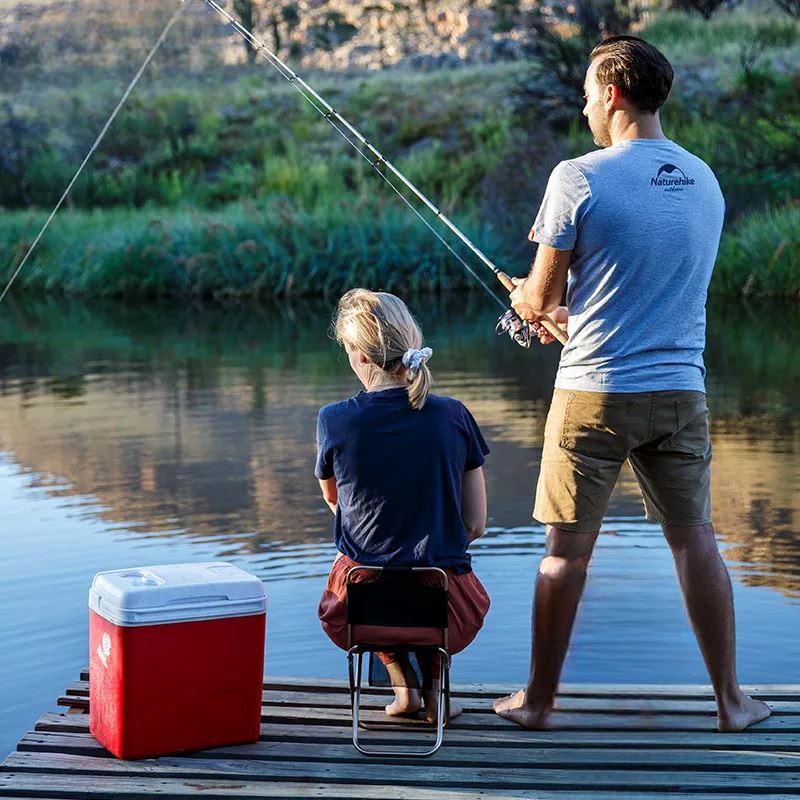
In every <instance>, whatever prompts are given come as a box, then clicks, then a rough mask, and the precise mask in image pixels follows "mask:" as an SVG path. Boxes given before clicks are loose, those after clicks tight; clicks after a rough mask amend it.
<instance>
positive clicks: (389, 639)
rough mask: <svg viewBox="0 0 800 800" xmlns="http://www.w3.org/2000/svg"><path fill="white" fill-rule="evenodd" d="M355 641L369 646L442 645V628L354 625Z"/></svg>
mask: <svg viewBox="0 0 800 800" xmlns="http://www.w3.org/2000/svg"><path fill="white" fill-rule="evenodd" d="M353 641H354V642H358V643H359V644H360V645H367V646H372V645H375V646H380V647H383V646H386V647H389V646H395V647H411V646H414V645H417V646H421V647H441V646H442V629H441V628H394V627H389V626H384V625H353Z"/></svg>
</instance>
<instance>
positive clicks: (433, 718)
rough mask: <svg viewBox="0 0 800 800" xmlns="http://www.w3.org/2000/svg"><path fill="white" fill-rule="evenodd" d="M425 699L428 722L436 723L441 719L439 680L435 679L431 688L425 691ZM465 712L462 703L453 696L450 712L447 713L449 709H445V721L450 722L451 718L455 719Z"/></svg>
mask: <svg viewBox="0 0 800 800" xmlns="http://www.w3.org/2000/svg"><path fill="white" fill-rule="evenodd" d="M422 694H423V699H424V700H425V719H427V720H428V722H431V723H435V722H437V721H438V719H439V682H438V681H434V682H433V686H432V687H431V688H430V689H427V690H426V691H424V692H423V693H422ZM463 712H464V709H463V707H462V706H461V704H460V703H456V702H455V700H453V699H452V698H451V699H450V714H449V715H448V714H447V709H445V720H444V721H445V722H449V721H450V720H451V719H454V718H455V717H457V716H458V715H459V714H462V713H463Z"/></svg>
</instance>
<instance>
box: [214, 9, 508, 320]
mask: <svg viewBox="0 0 800 800" xmlns="http://www.w3.org/2000/svg"><path fill="white" fill-rule="evenodd" d="M204 2H205V3H206V5H208V6H209V8H211V9H213V10H214V11H216V12H217V13H218V14H219V15H220V16H221V17H222V18H223V19H224V20H225V21H226V22H227V23H228V24H229V25H230V26H231V27H232V28H233V29H234V31H236V33H238V34H239V35H240V36H241V37H242V38H243V39H244V40H245V41H246V42H247V43H248V44H249V45H250V47H252V48H253V50H254V51H255V54H256V56H259V55H261V56H263V57H264V58H265V59H266V61H267V63H268V64H270V66H272V67H274V68H275V69H276V70H277V72H278V73H279V74H280V75H281V76H282V77H283V78H285V79H286V80H287V81H288V82H289V83H291V84H292V85H293V86H294V88H295V89H296V90H297V91H298V93H299V94H300V95H301V96H302V97H303V98H304V99H305V100H306V101H307V102H308V103H309V105H311V106H312V108H314V110H315V111H317V112H318V113H319V114H320V115H321V116H322V117H324V118H325V121H326V122H328V123H329V124H330V126H331V127H332V128H333V129H334V130H335V131H336V132H337V133H338V134H339V135H340V136H341V137H342V138H343V139H344V140H345V141H346V142H347V143H348V144H349V145H350V146H351V147H352V148H353V149H354V150H355V151H356V152H357V153H358V154H359V155H360V156H361V157H362V158H363V159H364V160H365V161H366V162H367V163H368V164H370V166H372V168H373V169H374V170H375V171H376V172H377V173H378V175H380V176H381V177H382V178H383V179H384V181H386V183H387V184H388V185H389V186H390V187H391V188H392V189H393V190H394V191H395V192H396V193H397V195H398V197H400V199H401V200H403V202H404V203H405V204H406V205H407V206H408V208H410V209H411V210H412V211H413V212H414V213H415V214H416V215H417V217H418V218H419V219H420V220H421V221H422V222H423V224H424V225H425V226H426V227H427V228H428V230H430V231H431V233H433V235H434V236H435V237H436V238H437V239H438V240H439V241H440V242H441V243H442V244H443V245H444V246H445V247H446V248H447V249H448V251H449V252H450V253H451V254H452V255H453V256H455V257H456V258H457V259H458V261H459V263H460V264H461V265H462V266H463V267H464V269H466V270H467V272H469V274H470V275H472V277H474V278H475V280H476V281H478V283H479V284H480V285H481V286H482V287H483V288H484V290H485V291H486V292H487V293H488V294H489V296H490V297H491V298H492V299H493V300H494V301H495V302H497V303H498V304H499V305H500V306H501V307H502V308H506V304H505V303H503V301H502V300H500V298H499V297H498V296H497V295H496V294H495V293H494V292H493V291H492V290H491V289H490V288H489V286H488V285H487V284H486V283H485V282H484V281H483V279H482V278H481V277H480V276H479V275H478V274H477V273H476V272H475V271H474V270H473V269H472V268H471V267H470V266H469V264H467V262H466V261H465V260H464V259H463V258H462V257H461V256H460V255H459V254H458V253H457V252H456V251H455V250H454V249H453V248H452V246H451V245H450V244H449V243H448V242H447V240H446V239H444V238H443V237H442V236H441V234H439V233H438V231H436V229H435V228H434V227H433V226H432V225H431V224H430V223H429V222H428V221H427V220H426V219H425V217H423V216H422V214H420V212H419V210H418V209H417V208H416V207H415V206H414V205H413V204H412V203H411V202H410V201H409V200H408V198H407V197H406V196H405V195H404V194H403V193H402V192H401V191H400V189H399V188H398V187H397V185H396V184H394V183H393V182H392V181H391V180H390V179H389V177H388V176H387V175H386V173H384V172H382V171H381V169H380V168H381V167H382V166H385V167H387V168H388V169H390V170H391V171H392V173H393V174H394V175H396V176H397V177H398V178H399V179H400V180H401V181H402V182H403V183H404V184H405V185H406V186H407V187H408V188H409V189H411V191H412V192H413V193H414V194H415V195H416V196H417V197H418V198H419V199H420V200H422V202H423V203H425V205H426V206H427V207H428V208H429V209H430V210H431V211H432V212H433V213H434V214H436V216H437V217H438V218H439V219H441V220H442V222H444V223H445V225H447V226H448V227H449V228H450V229H451V230H452V231H453V232H454V233H455V234H456V235H457V236H458V237H459V238H460V239H461V241H462V242H464V244H466V245H467V246H468V247H469V248H470V249H471V250H472V251H473V252H474V253H475V254H476V255H477V256H478V257H479V258H480V259H481V260H482V261H483V262H484V263H485V264H486V265H487V266H488V267H489V269H491V270H492V272H494V273H495V274H497V273H499V272H500V270H499V269H498V268H497V267H496V266H495V265H494V264H493V263H492V262H491V261H490V260H489V259H488V258H487V257H486V256H485V255H484V254H483V253H482V252H481V251H480V250H479V249H478V248H477V247H475V245H474V244H473V243H472V242H471V241H470V240H469V239H468V238H467V237H466V236H464V234H463V233H461V231H460V230H459V229H458V228H457V227H456V226H455V225H454V224H453V223H452V222H451V221H450V220H449V219H448V218H447V217H446V216H445V215H444V213H443V212H442V211H441V210H440V209H438V208H437V207H436V206H435V205H434V204H433V203H432V202H431V201H430V200H429V199H428V198H427V197H426V196H425V195H424V194H423V193H422V192H421V191H420V190H419V189H417V187H416V186H414V184H413V183H411V181H409V180H408V179H407V178H406V177H405V176H404V175H403V174H402V173H401V172H400V171H399V170H398V169H397V168H396V167H395V166H394V165H393V164H392V163H391V162H390V161H389V160H388V159H386V158H384V156H382V155H381V154H380V153H379V152H378V150H376V149H375V147H373V145H371V144H370V143H369V142H368V141H367V139H366V138H364V136H363V135H362V134H361V133H360V132H359V131H358V130H357V129H356V128H355V127H353V126H352V125H351V124H350V123H349V122H348V121H347V120H346V119H345V118H344V117H342V116H341V115H340V114H339V113H338V112H337V111H336V110H335V109H334V108H333V107H332V106H331V105H330V103H328V102H327V100H325V98H323V97H322V96H321V95H320V94H318V93H317V92H316V91H315V90H314V89H312V88H311V87H310V86H309V85H308V84H307V83H306V82H305V81H304V80H303V79H302V78H301V77H300V76H299V75H298V74H297V73H296V72H294V70H292V69H291V67H289V66H288V65H287V64H286V63H285V62H284V61H282V60H281V59H280V58H279V57H278V56H277V55H276V54H275V53H274V52H272V50H270V49H269V47H267V45H266V44H265V43H264V42H263V41H262V40H261V39H259V38H258V37H257V36H256V35H255V34H253V33H252V32H251V31H249V30H247V28H245V27H244V25H242V24H241V23H240V22H239V20H237V19H236V18H235V17H234V16H232V15H231V14H230V13H228V12H227V11H226V10H225V9H224V8H222V6H220V5H219V3H217V2H216V0H204ZM334 120H336V121H338V122H340V123H341V124H342V125H343V126H344V127H345V128H346V129H347V130H348V131H349V132H350V134H352V136H354V137H355V139H357V140H358V141H359V142H361V144H362V145H364V146H365V147H368V148H369V149H370V151H371V152H372V154H373V155H374V158H371V157H370V156H369V155H368V154H367V153H365V152H364V150H363V149H362V148H361V147H359V145H358V144H357V143H356V141H354V140H353V139H352V138H350V136H348V134H347V133H345V131H344V130H343V129H342V128H341V127H339V125H337V122H335V121H334Z"/></svg>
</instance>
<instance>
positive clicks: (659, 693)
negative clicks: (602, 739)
mask: <svg viewBox="0 0 800 800" xmlns="http://www.w3.org/2000/svg"><path fill="white" fill-rule="evenodd" d="M343 666H344V665H343ZM343 671H344V669H343ZM88 681H89V671H88V669H85V670H83V671H81V674H80V681H79V682H78V684H80V683H85V684H86V687H85V688H86V691H87V692H88ZM521 686H522V684H521V683H520V684H519V685H516V686H514V685H511V684H494V683H477V684H457V683H456V684H453V687H452V691H453V696H454V697H484V696H491V697H501V696H502V695H504V694H510V693H511V692H512V691H515V690H516V689H519V688H521ZM263 688H264V690H265V691H307V692H314V693H322V694H330V693H334V694H347V693H348V692H349V687H348V684H347V681H346V680H340V679H335V678H285V677H268V676H264V683H263ZM742 689H743V690H744V691H745V692H747V694H750V695H752V696H753V697H758V698H760V699H761V700H767V701H768V700H792V699H793V700H794V701H795V702H800V684H765V685H759V686H755V685H743V686H742ZM364 691H365V694H379V693H382V692H383V691H384V690H381V689H376V688H373V687H367V688H366V689H365V690H364ZM82 693H86V692H82ZM66 694H70V692H69V691H68V692H66ZM558 695H559V697H595V698H598V699H603V698H605V699H612V698H636V697H640V698H648V699H652V700H670V699H676V700H680V699H687V698H692V697H693V698H695V699H698V700H708V701H713V699H714V692H713V690H712V688H711V686H709V685H704V684H697V685H693V684H675V685H663V684H631V685H628V684H568V683H567V684H562V685H561V686H560V687H559V692H558Z"/></svg>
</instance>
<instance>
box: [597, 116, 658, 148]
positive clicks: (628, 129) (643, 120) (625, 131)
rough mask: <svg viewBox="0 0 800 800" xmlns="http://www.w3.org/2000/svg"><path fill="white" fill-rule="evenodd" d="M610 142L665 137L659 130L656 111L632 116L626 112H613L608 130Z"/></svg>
mask: <svg viewBox="0 0 800 800" xmlns="http://www.w3.org/2000/svg"><path fill="white" fill-rule="evenodd" d="M609 134H610V137H611V144H612V145H615V144H620V143H621V142H629V141H631V140H632V139H666V138H667V137H666V136H665V135H664V131H662V130H661V120H660V119H659V117H658V112H656V113H655V114H642V115H640V116H636V117H632V116H629V115H627V114H615V115H614V117H613V119H612V120H611V130H610V131H609Z"/></svg>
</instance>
